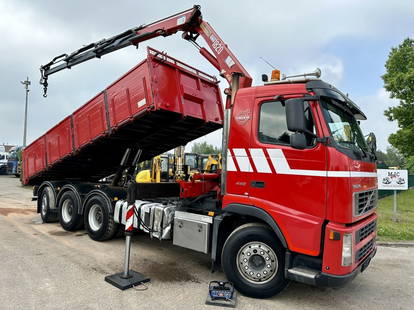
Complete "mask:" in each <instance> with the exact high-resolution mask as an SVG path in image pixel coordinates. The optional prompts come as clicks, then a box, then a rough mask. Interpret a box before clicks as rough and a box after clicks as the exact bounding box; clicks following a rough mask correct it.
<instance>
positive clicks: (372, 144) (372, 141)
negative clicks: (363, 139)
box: [367, 132, 377, 154]
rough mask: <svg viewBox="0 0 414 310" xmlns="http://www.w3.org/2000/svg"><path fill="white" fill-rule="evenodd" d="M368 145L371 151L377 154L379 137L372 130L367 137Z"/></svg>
mask: <svg viewBox="0 0 414 310" xmlns="http://www.w3.org/2000/svg"><path fill="white" fill-rule="evenodd" d="M367 145H368V148H369V149H370V150H371V152H372V153H373V154H375V152H376V150H377V138H376V137H375V134H374V133H373V132H370V133H369V135H368V137H367Z"/></svg>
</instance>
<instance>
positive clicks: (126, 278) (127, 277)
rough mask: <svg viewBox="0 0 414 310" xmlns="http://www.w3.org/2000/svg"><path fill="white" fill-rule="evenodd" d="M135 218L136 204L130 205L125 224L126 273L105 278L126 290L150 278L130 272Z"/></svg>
mask: <svg viewBox="0 0 414 310" xmlns="http://www.w3.org/2000/svg"><path fill="white" fill-rule="evenodd" d="M134 217H135V203H132V204H129V205H128V209H127V215H126V222H125V235H126V236H125V256H124V271H123V272H120V273H116V274H113V275H110V276H106V277H105V281H106V282H108V283H110V284H112V285H113V286H115V287H117V288H119V289H120V290H126V289H129V288H131V287H134V286H137V285H140V284H142V283H145V282H149V281H150V278H148V277H146V276H144V275H143V274H141V273H139V272H136V271H134V270H129V260H130V256H131V237H132V234H133V230H134V227H133V224H134Z"/></svg>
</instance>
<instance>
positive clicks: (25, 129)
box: [20, 77, 30, 147]
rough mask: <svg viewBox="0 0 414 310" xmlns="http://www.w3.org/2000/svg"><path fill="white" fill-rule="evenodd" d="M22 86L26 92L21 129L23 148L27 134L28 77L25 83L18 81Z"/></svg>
mask: <svg viewBox="0 0 414 310" xmlns="http://www.w3.org/2000/svg"><path fill="white" fill-rule="evenodd" d="M20 83H22V84H23V85H24V88H25V90H26V105H25V107H24V129H23V147H26V133H27V100H28V97H29V91H30V89H29V85H30V81H29V77H27V78H26V81H20Z"/></svg>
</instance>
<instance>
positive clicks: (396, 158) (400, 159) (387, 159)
mask: <svg viewBox="0 0 414 310" xmlns="http://www.w3.org/2000/svg"><path fill="white" fill-rule="evenodd" d="M376 154H377V162H378V164H383V165H384V167H383V168H385V167H400V168H402V167H404V166H405V162H406V161H405V159H404V156H403V155H401V153H400V152H398V150H397V149H395V148H393V147H387V151H386V152H382V151H381V150H378V151H377V152H376ZM380 168H381V167H380Z"/></svg>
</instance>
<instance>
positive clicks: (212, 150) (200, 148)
mask: <svg viewBox="0 0 414 310" xmlns="http://www.w3.org/2000/svg"><path fill="white" fill-rule="evenodd" d="M191 152H192V153H196V154H218V153H220V152H221V149H220V148H218V147H216V146H214V145H212V144H208V143H207V142H206V141H204V142H200V143H197V142H196V143H194V144H193V147H192V148H191Z"/></svg>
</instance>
